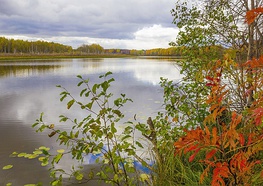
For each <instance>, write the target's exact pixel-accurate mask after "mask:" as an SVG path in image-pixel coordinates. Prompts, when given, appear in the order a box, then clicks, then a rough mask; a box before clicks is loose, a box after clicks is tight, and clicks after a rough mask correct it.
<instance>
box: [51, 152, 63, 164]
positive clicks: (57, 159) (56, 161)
mask: <svg viewBox="0 0 263 186" xmlns="http://www.w3.org/2000/svg"><path fill="white" fill-rule="evenodd" d="M62 156H63V154H58V155H56V156H55V157H54V159H53V160H54V162H55V163H58V162H59V161H60V159H61V158H62Z"/></svg>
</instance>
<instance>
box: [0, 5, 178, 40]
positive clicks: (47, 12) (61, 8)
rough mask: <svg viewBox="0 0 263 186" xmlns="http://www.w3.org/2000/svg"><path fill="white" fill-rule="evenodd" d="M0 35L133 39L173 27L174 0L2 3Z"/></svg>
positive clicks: (0, 9) (0, 7)
mask: <svg viewBox="0 0 263 186" xmlns="http://www.w3.org/2000/svg"><path fill="white" fill-rule="evenodd" d="M0 4H1V6H0V33H1V34H4V35H24V36H27V37H41V38H48V37H56V36H57V37H90V38H108V39H134V37H135V36H134V33H135V32H137V31H138V30H141V29H143V28H145V27H150V26H153V25H156V24H158V25H162V26H164V27H173V25H172V24H171V22H172V16H171V14H170V10H171V9H172V8H173V5H174V2H173V0H125V1H124V0H103V1H102V0H75V1H72V0H45V1H43V0H19V1H17V0H0Z"/></svg>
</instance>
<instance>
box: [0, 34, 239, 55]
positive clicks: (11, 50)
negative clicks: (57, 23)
mask: <svg viewBox="0 0 263 186" xmlns="http://www.w3.org/2000/svg"><path fill="white" fill-rule="evenodd" d="M185 50H186V49H185V47H182V46H180V47H179V46H175V45H173V46H171V47H169V48H154V49H147V50H144V49H142V50H136V49H131V50H130V49H104V48H103V47H102V46H100V45H99V44H90V45H87V44H83V45H81V46H80V47H78V48H77V49H73V48H72V47H71V46H68V45H63V44H60V43H55V42H47V41H40V40H38V41H27V40H26V41H25V40H21V39H8V38H5V37H0V54H1V53H2V54H79V55H90V54H93V55H94V54H95V55H100V54H122V55H135V56H177V57H182V56H184V51H185ZM203 50H213V51H217V52H219V53H222V52H223V51H224V50H226V49H224V48H223V47H222V46H217V45H216V46H211V47H208V48H205V49H202V48H200V54H201V53H202V51H203ZM228 50H229V51H230V50H231V49H228ZM231 52H232V53H233V52H234V51H231Z"/></svg>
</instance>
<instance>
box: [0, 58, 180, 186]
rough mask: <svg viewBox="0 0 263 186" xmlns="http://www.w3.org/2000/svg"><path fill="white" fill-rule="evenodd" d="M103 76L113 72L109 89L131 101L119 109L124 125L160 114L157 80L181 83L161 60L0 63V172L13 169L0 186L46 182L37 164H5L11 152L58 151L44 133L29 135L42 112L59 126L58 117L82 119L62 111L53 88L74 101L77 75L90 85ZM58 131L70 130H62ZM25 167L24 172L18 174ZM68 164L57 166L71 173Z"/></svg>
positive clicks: (171, 67)
mask: <svg viewBox="0 0 263 186" xmlns="http://www.w3.org/2000/svg"><path fill="white" fill-rule="evenodd" d="M107 71H112V72H113V77H114V78H115V79H116V81H115V82H114V83H113V84H112V87H111V88H110V91H112V92H113V93H114V95H115V97H117V96H118V95H120V94H121V93H125V94H126V95H127V97H129V98H131V99H132V100H133V103H129V104H127V105H126V106H125V108H124V114H125V115H126V119H127V120H132V118H133V116H134V114H136V115H137V119H138V120H142V121H146V119H147V117H148V116H154V115H156V113H157V112H158V111H161V110H162V90H161V88H160V87H159V86H157V84H158V83H159V78H160V77H161V76H162V77H167V78H169V79H179V78H180V75H179V72H178V70H177V69H176V68H175V66H174V64H173V63H171V62H169V61H165V60H150V59H68V60H63V61H48V62H47V61H38V62H32V61H29V62H1V63H0V74H1V75H0V141H1V142H7V143H0V149H1V151H0V158H1V162H0V168H1V167H3V166H4V165H6V164H10V163H11V164H12V163H14V164H15V166H17V164H18V167H17V168H14V169H12V170H10V171H3V170H0V185H5V184H6V183H8V182H12V181H13V182H14V183H16V184H14V185H23V184H25V183H34V182H37V179H38V180H39V181H43V180H44V181H45V182H46V183H47V182H48V180H49V179H48V176H47V170H46V168H43V167H41V166H40V165H39V163H38V162H37V161H34V160H32V161H28V160H20V159H10V158H8V156H9V154H10V153H12V152H13V151H27V152H30V151H32V150H34V148H36V147H39V146H41V145H47V146H50V147H51V148H52V149H56V148H58V146H57V144H56V143H55V142H54V141H53V139H50V138H48V137H47V134H46V133H43V134H36V133H34V130H33V129H31V125H32V123H34V122H35V119H37V118H38V117H39V114H40V113H41V112H44V113H45V120H46V121H47V122H48V123H49V122H50V123H51V122H52V123H55V124H58V123H59V122H58V121H59V117H58V116H59V115H60V114H64V115H67V116H69V117H73V118H83V117H85V116H86V115H87V113H85V112H80V111H79V110H76V109H75V108H74V107H73V108H72V109H71V110H67V109H66V108H65V104H63V103H61V102H60V101H59V98H60V96H59V93H60V91H61V90H60V89H58V88H56V86H55V85H58V84H60V85H63V86H65V87H66V88H67V89H68V90H69V91H70V92H72V94H74V95H78V94H79V91H80V88H79V87H77V86H76V84H77V83H78V81H79V80H78V79H77V78H76V75H78V74H81V75H82V76H83V77H84V78H89V79H90V82H92V83H95V82H97V81H98V76H99V75H101V74H103V73H105V72H107ZM115 97H114V98H115ZM58 126H59V127H61V128H63V129H68V128H70V126H68V125H67V124H58ZM25 164H26V167H28V168H22V167H23V166H24V165H25ZM71 164H72V162H71V161H70V158H68V159H67V160H66V161H65V162H63V164H62V165H63V166H64V167H63V168H65V167H71ZM36 170H37V171H36ZM36 174H37V175H38V176H37V175H36ZM44 185H47V184H44Z"/></svg>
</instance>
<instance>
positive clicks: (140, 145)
mask: <svg viewBox="0 0 263 186" xmlns="http://www.w3.org/2000/svg"><path fill="white" fill-rule="evenodd" d="M135 143H136V145H138V146H139V147H140V148H143V146H142V144H141V143H140V142H138V141H136V142H135Z"/></svg>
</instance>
